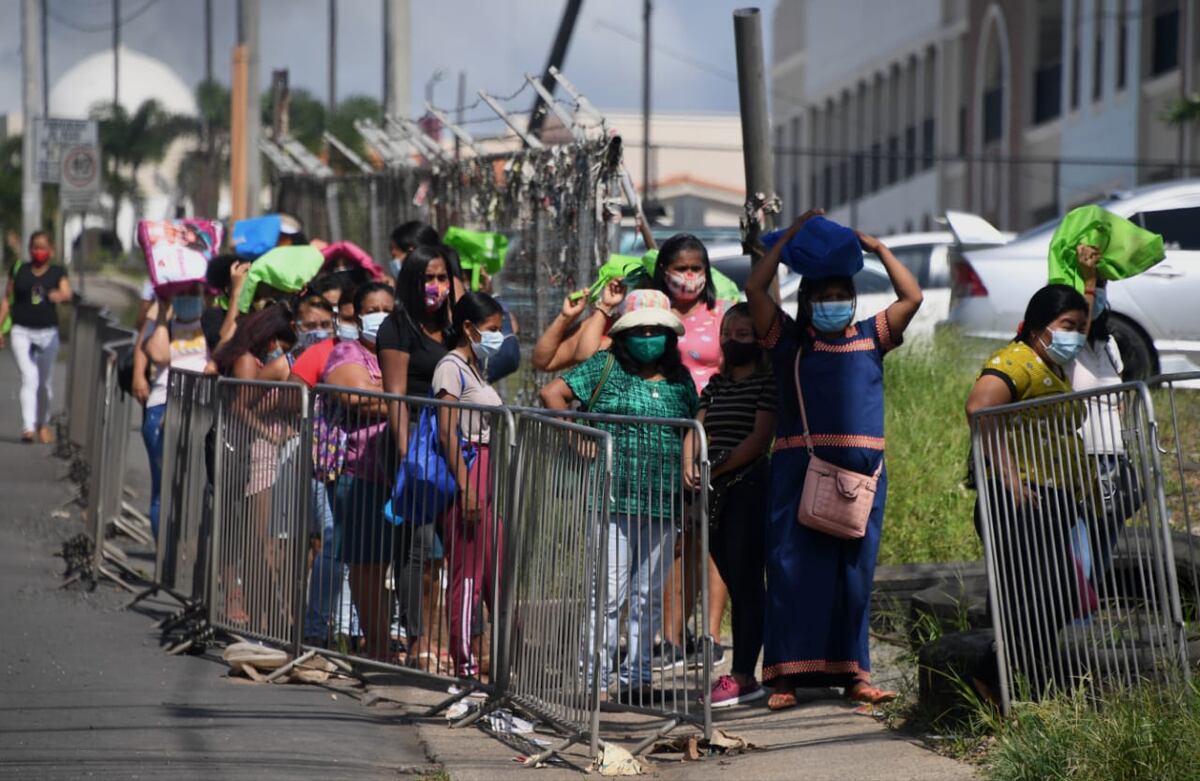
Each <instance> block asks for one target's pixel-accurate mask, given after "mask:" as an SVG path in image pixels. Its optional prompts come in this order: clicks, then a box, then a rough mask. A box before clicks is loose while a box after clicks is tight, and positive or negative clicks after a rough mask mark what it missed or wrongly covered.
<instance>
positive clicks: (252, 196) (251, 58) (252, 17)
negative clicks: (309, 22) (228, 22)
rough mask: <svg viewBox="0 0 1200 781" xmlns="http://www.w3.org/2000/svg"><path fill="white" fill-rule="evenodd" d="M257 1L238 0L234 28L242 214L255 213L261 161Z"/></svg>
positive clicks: (260, 178)
mask: <svg viewBox="0 0 1200 781" xmlns="http://www.w3.org/2000/svg"><path fill="white" fill-rule="evenodd" d="M258 20H259V7H258V0H238V23H239V24H238V28H239V32H240V34H241V38H240V39H239V40H238V44H239V45H241V46H244V47H246V48H245V52H246V90H245V95H244V98H245V108H244V111H245V112H246V113H245V127H246V135H245V141H244V143H245V145H246V146H245V149H246V151H245V155H246V158H245V170H246V178H245V188H246V201H245V203H246V213H245V214H244V215H243V216H245V217H253V216H254V215H256V214H258V210H259V205H258V199H259V193H260V191H261V189H262V170H261V161H260V159H259V154H258V139H259V136H260V135H261V134H262V110H261V106H260V103H259V92H260V90H259V86H258V46H259V37H258Z"/></svg>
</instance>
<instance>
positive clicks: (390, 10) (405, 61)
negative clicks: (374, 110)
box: [383, 0, 412, 115]
mask: <svg viewBox="0 0 1200 781" xmlns="http://www.w3.org/2000/svg"><path fill="white" fill-rule="evenodd" d="M383 17H384V25H383V36H384V47H383V52H384V57H383V62H384V64H383V67H384V73H383V75H384V80H383V83H384V94H383V113H384V114H387V115H392V114H407V113H408V111H409V109H410V103H411V102H412V98H411V96H410V94H409V83H408V82H409V49H410V46H411V44H410V20H409V1H408V0H384V6H383Z"/></svg>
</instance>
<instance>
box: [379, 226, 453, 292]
mask: <svg viewBox="0 0 1200 781" xmlns="http://www.w3.org/2000/svg"><path fill="white" fill-rule="evenodd" d="M440 243H441V238H440V237H439V236H438V233H437V231H436V230H434V229H433V226H432V225H430V224H429V223H426V222H421V221H420V220H409V221H408V222H405V223H402V224H400V225H397V226H396V227H395V228H394V229H393V230H392V240H391V245H390V247H389V249H390V250H391V253H392V259H391V261H389V263H388V270H389V271H390V272H392V277H393V278H394V277H398V276H400V267H401V266H403V265H404V259H405V258H407V257H408V255H409V253H411V252H412V251H413V250H415V249H416V248H417V247H419V246H421V245H422V244H428V245H430V246H437V245H438V244H440Z"/></svg>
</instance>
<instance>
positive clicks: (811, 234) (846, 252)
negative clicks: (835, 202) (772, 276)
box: [762, 216, 863, 279]
mask: <svg viewBox="0 0 1200 781" xmlns="http://www.w3.org/2000/svg"><path fill="white" fill-rule="evenodd" d="M783 234H784V231H783V230H777V231H771V232H770V233H767V234H765V235H763V237H762V243H763V245H764V246H765V247H766V248H767V249H768V250H769V249H771V247H773V246H775V243H776V242H777V241H779V239H780V238H781V237H782V236H783ZM780 260H782V261H783V264H784V265H785V266H787V267H788V268H790V269H791V270H792V271H795V272H796V273H797V274H800V275H802V276H806V277H811V278H813V279H820V278H822V277H838V276H844V277H852V276H854V275H855V274H857V273H858V272H860V271H862V267H863V253H862V245H861V244H859V242H858V234H857V233H855V232H854V231H853V230H851V229H850V228H847V227H846V226H844V225H839V224H838V223H836V222H834V221H833V220H829V219H826V218H824V217H819V216H818V217H813V218H811V219H809V220H808V221H807V222H805V223H804V226H803V227H801V228H800V231H799V232H798V233H797V234H796V235H795V236H793V237H792V240H791V241H789V242H788V243H787V245H786V246H785V247H784V248H783V253H782V255H781V256H780Z"/></svg>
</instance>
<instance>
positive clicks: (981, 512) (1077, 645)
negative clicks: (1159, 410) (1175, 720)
mask: <svg viewBox="0 0 1200 781" xmlns="http://www.w3.org/2000/svg"><path fill="white" fill-rule="evenodd" d="M971 439H972V465H973V469H974V474H975V477H976V483H977V487H978V489H979V502H978V505H977V514H978V521H979V525H980V532H981V535H982V538H983V543H984V555H985V560H986V564H987V575H988V586H989V589H988V591H989V604H990V609H991V613H992V620H993V624H994V626H995V630H996V647H997V663H998V667H999V679H1000V696H1001V704H1002V707H1003V709H1004V710H1005V712H1007V711H1008V709H1009V706H1010V703H1011V701H1012V700H1013V699H1029V698H1039V697H1042V696H1044V695H1046V694H1047V693H1049V692H1052V691H1056V690H1058V691H1061V690H1070V689H1073V688H1076V687H1080V686H1082V687H1085V688H1086V689H1088V690H1090V691H1093V692H1095V691H1098V690H1100V689H1101V688H1103V687H1107V686H1114V685H1116V686H1128V685H1132V684H1134V683H1136V682H1138V681H1141V680H1146V679H1165V680H1167V681H1169V682H1170V681H1175V682H1178V681H1181V680H1186V679H1187V678H1188V675H1189V669H1188V663H1187V647H1186V637H1185V632H1184V629H1185V627H1184V622H1183V615H1182V612H1181V605H1180V599H1179V590H1178V584H1177V579H1176V571H1175V560H1174V555H1173V552H1172V540H1171V534H1170V529H1169V527H1168V522H1167V521H1168V518H1167V513H1166V507H1165V497H1164V493H1163V484H1162V470H1161V467H1160V463H1159V459H1158V451H1157V449H1156V447H1155V443H1156V439H1155V422H1154V409H1153V406H1152V403H1151V399H1150V394H1149V391H1148V389H1147V387H1146V386H1145V385H1144V384H1142V383H1128V384H1124V385H1116V386H1112V387H1108V388H1103V389H1098V390H1095V391H1090V392H1085V393H1072V394H1067V395H1062V396H1054V397H1047V398H1043V399H1038V400H1034V401H1028V402H1021V403H1018V404H1009V405H1004V406H1001V407H994V408H991V409H986V410H982V411H980V412H977V413H976V414H975V415H973V416H972V418H971Z"/></svg>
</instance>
